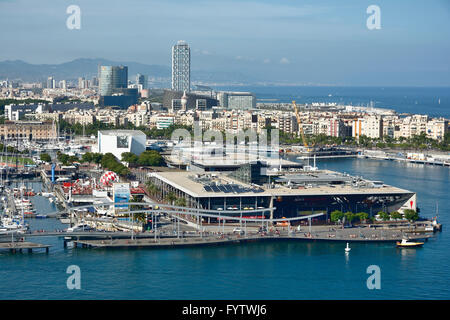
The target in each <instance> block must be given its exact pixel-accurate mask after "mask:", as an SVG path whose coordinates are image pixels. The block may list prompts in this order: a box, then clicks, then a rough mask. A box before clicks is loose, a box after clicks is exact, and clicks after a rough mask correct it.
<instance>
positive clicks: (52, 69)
mask: <svg viewBox="0 0 450 320" xmlns="http://www.w3.org/2000/svg"><path fill="white" fill-rule="evenodd" d="M99 65H124V66H128V77H129V78H130V77H133V76H134V75H135V74H137V73H141V74H145V75H148V76H149V77H158V78H167V79H170V77H171V70H170V67H169V66H161V65H147V64H143V63H138V62H123V61H122V62H119V61H111V60H106V59H101V58H99V59H84V58H83V59H76V60H73V61H70V62H65V63H61V64H30V63H27V62H24V61H22V60H14V61H12V60H6V61H0V79H6V78H8V79H10V80H22V81H46V80H47V78H48V77H50V76H52V77H54V78H55V79H56V80H57V81H59V80H62V79H65V80H76V79H78V78H79V77H85V78H87V79H91V78H92V77H93V76H96V75H97V70H98V66H99ZM191 79H192V81H202V82H208V83H212V82H225V83H233V82H234V83H235V82H249V81H251V79H249V78H248V77H247V76H246V75H244V74H242V73H240V72H227V71H214V70H208V71H202V70H192V71H191ZM252 80H254V79H252Z"/></svg>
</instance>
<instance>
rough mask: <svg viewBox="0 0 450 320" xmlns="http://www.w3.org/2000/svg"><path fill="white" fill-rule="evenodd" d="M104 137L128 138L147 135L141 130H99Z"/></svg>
mask: <svg viewBox="0 0 450 320" xmlns="http://www.w3.org/2000/svg"><path fill="white" fill-rule="evenodd" d="M98 132H100V133H101V134H103V135H107V136H120V135H127V136H142V135H144V136H145V133H143V132H142V131H141V130H125V129H117V130H99V131H98Z"/></svg>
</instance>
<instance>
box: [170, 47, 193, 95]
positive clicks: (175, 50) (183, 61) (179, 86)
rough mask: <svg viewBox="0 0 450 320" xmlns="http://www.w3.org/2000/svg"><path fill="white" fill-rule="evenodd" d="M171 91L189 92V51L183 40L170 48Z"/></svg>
mask: <svg viewBox="0 0 450 320" xmlns="http://www.w3.org/2000/svg"><path fill="white" fill-rule="evenodd" d="M172 90H174V91H186V92H189V91H190V90H191V49H190V48H189V46H188V44H187V43H186V42H185V41H183V40H180V41H178V42H177V44H176V45H174V46H173V47H172Z"/></svg>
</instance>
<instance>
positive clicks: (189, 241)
mask: <svg viewBox="0 0 450 320" xmlns="http://www.w3.org/2000/svg"><path fill="white" fill-rule="evenodd" d="M404 236H405V235H404V234H402V233H401V232H399V231H398V230H363V231H362V229H361V230H358V232H355V229H353V230H351V229H349V230H346V229H344V230H339V231H338V232H336V231H325V232H324V231H319V232H312V233H309V232H291V233H287V232H275V233H270V234H267V233H252V234H247V235H242V234H223V235H216V234H213V235H203V236H200V234H199V235H198V236H196V237H194V236H191V237H188V238H177V237H165V238H156V239H155V238H153V239H152V238H147V239H145V238H138V239H136V238H135V239H131V238H129V239H123V238H122V239H112V238H111V239H104V240H98V239H97V240H75V241H73V243H74V247H79V246H81V247H82V248H105V249H111V248H122V249H135V248H163V247H164V248H175V247H192V246H206V245H223V244H237V243H246V242H257V241H329V242H366V243H375V242H391V243H395V242H397V241H401V240H402V239H403V238H404ZM430 237H431V235H424V234H409V235H408V238H409V239H411V240H418V239H420V240H427V239H428V238H430Z"/></svg>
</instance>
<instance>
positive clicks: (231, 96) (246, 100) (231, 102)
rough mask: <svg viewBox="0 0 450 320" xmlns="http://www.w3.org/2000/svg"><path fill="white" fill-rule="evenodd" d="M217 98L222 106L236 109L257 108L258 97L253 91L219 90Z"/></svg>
mask: <svg viewBox="0 0 450 320" xmlns="http://www.w3.org/2000/svg"><path fill="white" fill-rule="evenodd" d="M217 100H218V101H219V103H220V106H221V107H224V108H228V109H235V110H250V109H255V108H256V97H255V95H254V94H253V93H251V92H219V93H217Z"/></svg>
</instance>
